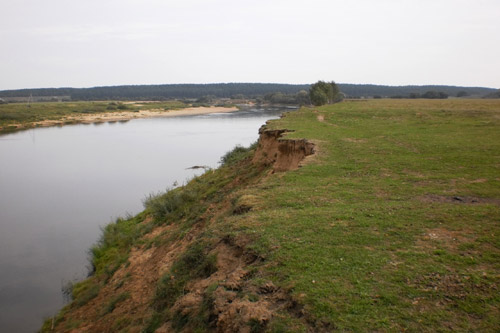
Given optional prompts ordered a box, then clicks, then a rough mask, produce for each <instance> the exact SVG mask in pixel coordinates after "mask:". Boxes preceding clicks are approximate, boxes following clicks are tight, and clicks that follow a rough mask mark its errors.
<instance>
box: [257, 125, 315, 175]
mask: <svg viewBox="0 0 500 333" xmlns="http://www.w3.org/2000/svg"><path fill="white" fill-rule="evenodd" d="M286 132H289V131H288V130H268V129H266V128H265V126H264V127H262V128H261V129H260V130H259V134H260V138H259V143H258V147H257V151H256V152H255V155H254V158H253V163H255V164H264V165H268V166H269V165H271V166H272V167H273V171H287V170H295V169H298V168H299V167H300V166H301V162H302V161H303V160H304V158H305V157H306V156H309V155H312V154H314V152H315V151H314V147H315V145H314V144H313V143H312V142H309V141H307V140H305V139H283V138H282V135H283V134H284V133H286Z"/></svg>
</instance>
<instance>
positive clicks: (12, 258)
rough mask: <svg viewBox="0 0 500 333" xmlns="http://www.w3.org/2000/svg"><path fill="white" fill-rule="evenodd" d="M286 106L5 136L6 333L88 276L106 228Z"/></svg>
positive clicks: (33, 326) (1, 284)
mask: <svg viewBox="0 0 500 333" xmlns="http://www.w3.org/2000/svg"><path fill="white" fill-rule="evenodd" d="M283 111H284V110H283V109H277V108H275V109H246V110H241V111H236V112H232V113H220V114H209V115H202V116H184V117H172V118H149V119H136V120H130V121H126V122H114V123H103V124H90V125H83V124H80V125H69V126H64V127H48V128H38V129H33V130H27V131H23V132H17V133H12V134H7V135H2V136H0V332H34V331H36V330H37V329H39V328H40V327H41V324H42V321H43V319H44V318H46V317H49V316H52V315H54V314H55V313H57V311H58V309H60V308H61V307H62V306H63V305H64V298H63V294H62V292H61V287H62V285H63V284H64V283H66V282H68V281H73V280H77V279H82V278H84V277H85V276H86V274H87V272H88V269H87V267H88V256H87V250H88V249H89V248H90V247H91V246H92V244H94V243H95V242H96V241H97V240H98V238H99V236H100V228H101V227H103V226H104V225H106V224H107V223H109V222H111V221H113V220H115V219H116V218H117V217H120V216H125V215H127V214H136V213H138V212H140V211H141V210H142V209H143V206H142V200H143V199H144V198H145V197H146V195H148V194H149V193H152V192H158V191H164V190H166V189H167V188H169V187H171V186H174V185H175V184H180V185H182V184H183V183H185V182H186V181H187V180H189V179H190V178H192V177H193V176H195V175H197V174H200V173H201V172H202V171H200V170H192V169H188V168H189V167H191V166H195V165H204V166H205V165H206V166H209V167H212V168H215V167H217V166H218V161H219V159H220V157H221V156H222V155H223V154H224V153H226V152H227V151H229V150H231V149H232V148H233V147H234V146H235V145H237V144H239V145H242V146H248V145H250V144H251V143H253V142H255V140H257V138H258V129H259V127H260V126H261V125H263V124H264V123H265V121H266V120H269V119H272V118H277V117H279V115H280V114H281V113H282V112H283Z"/></svg>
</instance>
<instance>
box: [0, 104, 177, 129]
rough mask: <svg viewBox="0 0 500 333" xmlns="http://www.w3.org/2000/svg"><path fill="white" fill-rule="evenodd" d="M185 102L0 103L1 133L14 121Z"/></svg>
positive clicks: (172, 107) (24, 122)
mask: <svg viewBox="0 0 500 333" xmlns="http://www.w3.org/2000/svg"><path fill="white" fill-rule="evenodd" d="M185 107H186V105H185V104H184V103H182V102H178V101H167V102H147V103H140V102H137V103H123V102H108V101H103V102H50V103H32V104H31V105H30V106H28V105H27V104H26V103H10V104H0V133H2V132H8V131H12V130H15V129H16V127H15V125H19V124H20V125H24V126H25V127H30V126H34V125H33V124H34V123H36V122H41V121H44V120H62V119H64V118H65V117H68V116H80V115H86V114H98V113H113V112H122V111H132V112H137V111H139V110H144V109H147V110H160V111H163V110H176V109H182V108H185Z"/></svg>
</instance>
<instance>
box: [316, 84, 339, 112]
mask: <svg viewBox="0 0 500 333" xmlns="http://www.w3.org/2000/svg"><path fill="white" fill-rule="evenodd" d="M309 96H310V98H311V103H312V104H313V105H316V106H320V105H324V104H327V103H328V104H332V103H335V102H336V101H338V100H339V87H338V86H337V84H336V83H335V82H334V81H332V82H325V81H318V82H316V83H315V84H313V85H312V86H311V88H310V89H309Z"/></svg>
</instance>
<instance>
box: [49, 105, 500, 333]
mask: <svg viewBox="0 0 500 333" xmlns="http://www.w3.org/2000/svg"><path fill="white" fill-rule="evenodd" d="M268 127H269V128H274V129H283V128H286V129H289V130H292V131H293V132H288V133H287V136H288V137H290V138H307V139H308V140H311V141H312V142H314V143H316V145H317V147H316V148H317V149H316V150H317V153H316V155H315V156H313V157H312V159H311V160H309V161H308V162H307V163H306V164H305V165H304V166H303V167H302V168H300V169H298V170H295V171H289V172H286V173H270V170H269V169H266V168H264V167H258V166H255V165H253V164H252V163H251V162H250V161H251V158H252V154H253V147H252V148H250V149H244V148H240V147H237V148H235V149H234V150H233V151H231V152H229V153H227V154H226V155H225V157H224V158H223V159H222V162H223V164H222V166H221V168H219V169H218V170H214V171H213V170H210V171H208V172H206V173H205V174H203V175H202V176H200V177H197V178H195V179H193V180H192V181H191V182H189V183H188V184H187V185H186V186H183V187H181V188H178V189H174V190H172V191H169V192H167V193H163V194H158V195H152V196H150V198H148V199H147V200H146V201H145V208H146V209H145V211H144V212H143V213H141V214H140V215H138V216H136V217H133V218H129V219H119V220H117V222H116V223H114V224H111V225H110V226H108V227H106V228H105V229H104V231H103V236H102V238H101V241H100V242H99V243H98V244H97V245H96V246H95V247H94V248H93V249H92V251H91V253H92V255H93V259H92V262H93V265H94V267H95V274H94V276H93V278H91V279H90V280H86V281H84V282H81V283H80V284H76V285H75V286H74V287H73V297H74V304H77V305H78V304H86V303H87V302H89V301H90V300H91V299H92V298H93V297H95V295H97V292H98V291H99V288H101V287H102V286H103V285H105V284H106V283H107V281H109V279H110V277H111V276H112V275H113V274H114V272H115V271H116V269H117V268H118V267H120V266H121V265H126V263H127V258H128V253H129V251H130V248H131V247H132V246H141V245H144V247H145V248H147V247H149V246H169V244H172V242H174V241H178V240H182V239H183V237H184V236H185V235H186V234H188V233H189V232H190V231H191V230H193V228H194V227H196V228H197V230H198V232H197V236H196V238H195V240H193V241H192V242H191V243H190V246H188V247H187V249H186V250H185V251H184V252H183V253H181V254H180V255H179V256H178V257H176V258H175V261H174V262H173V264H172V266H171V268H170V269H169V270H168V271H167V272H166V273H165V274H164V276H163V277H161V278H160V279H159V281H158V283H157V285H156V293H155V296H154V297H153V299H152V300H151V305H152V306H151V308H150V310H151V312H150V313H148V314H147V317H143V319H144V321H142V325H143V329H144V332H154V330H155V329H156V328H158V327H160V326H161V325H162V324H163V323H164V322H165V321H166V320H169V321H170V323H171V324H172V327H174V328H175V329H176V330H186V329H193V330H194V329H196V330H198V331H200V332H201V331H206V330H208V331H210V330H212V329H213V327H210V326H209V324H211V323H213V322H211V320H213V318H212V319H211V318H210V314H211V311H212V310H213V308H212V307H213V304H214V298H213V297H214V295H213V292H214V290H216V289H217V287H218V285H217V284H213V285H211V286H210V287H208V288H207V289H206V290H205V291H204V293H203V304H201V305H200V308H199V309H198V312H195V313H189V314H180V313H172V311H170V310H171V309H170V307H171V306H172V304H174V303H175V301H176V300H177V299H178V298H179V297H180V296H182V295H183V294H184V292H185V291H186V289H187V288H188V286H189V284H190V283H191V282H192V281H194V280H197V279H203V278H204V277H207V276H209V275H210V274H211V273H213V272H214V271H215V267H216V265H215V262H216V258H215V256H214V255H213V254H210V253H209V252H210V249H213V248H215V246H216V244H218V242H220V241H221V240H222V239H224V238H225V237H229V238H236V237H238V236H241V234H244V237H245V238H246V239H250V240H251V242H250V243H249V244H248V245H246V248H245V251H252V252H253V253H255V255H256V256H258V257H259V260H258V261H256V262H255V263H253V264H252V266H251V267H247V268H248V269H249V270H250V271H252V272H253V273H252V274H249V275H248V279H249V280H248V282H249V284H250V285H254V286H260V285H262V283H264V282H266V281H269V280H272V281H273V283H274V285H276V286H278V287H280V288H281V290H285V291H289V292H290V295H291V297H292V298H293V300H294V301H295V302H296V303H297V308H299V309H303V311H287V309H285V308H281V310H278V311H274V313H273V315H274V316H273V318H272V319H271V321H270V322H269V323H265V324H264V323H262V322H260V321H258V320H251V321H250V322H249V323H247V325H249V326H248V329H250V330H251V331H254V332H260V331H271V332H307V331H334V330H340V331H360V332H364V331H388V332H392V331H412V332H421V331H424V332H431V331H432V332H434V331H438V332H439V331H462V332H463V331H485V332H495V331H497V330H498V327H500V296H498V295H499V284H500V237H499V235H500V172H499V171H500V102H498V101H492V100H433V101H429V100H373V101H357V102H356V101H353V102H349V101H346V102H343V103H339V104H335V105H330V106H325V107H321V108H313V109H308V108H304V109H301V110H299V111H297V112H293V113H289V114H288V115H287V116H286V117H284V118H282V119H279V120H276V121H273V122H271V123H270V124H269V125H268ZM457 198H458V199H457ZM148 217H152V218H153V219H148ZM145 221H146V222H145ZM166 224H168V225H169V227H172V228H171V229H170V228H169V232H168V234H160V235H158V236H156V237H155V238H154V239H151V240H148V241H145V240H143V239H142V236H143V235H144V234H145V233H147V232H148V231H150V230H152V228H154V227H156V226H158V225H166ZM127 283H129V282H127ZM119 286H120V287H121V284H119ZM114 289H115V290H117V292H116V293H115V295H113V297H115V298H110V299H108V300H107V301H106V302H107V303H103V304H102V305H103V307H104V309H110V311H105V312H106V313H109V312H112V311H113V309H114V307H115V306H119V304H120V302H122V301H124V300H125V299H126V296H121V297H120V295H121V294H120V291H119V287H115V288H114ZM244 293H245V291H240V292H239V294H238V297H241V298H246V299H248V300H250V301H252V302H253V301H257V300H258V299H259V297H262V296H258V295H257V294H255V291H252V290H248V291H247V294H244ZM125 295H126V293H125ZM277 308H279V307H277ZM67 311H68V310H67V309H66V310H64V311H63V313H62V314H61V315H60V316H59V317H57V321H58V322H59V321H61V320H62V319H61V318H62V317H61V316H68V319H67V320H69V321H68V322H69V323H70V324H71V323H72V322H71V315H69V314H66V313H67ZM145 318H146V319H145ZM147 318H149V319H147ZM73 320H75V319H74V318H73ZM46 324H47V325H48V323H46ZM116 325H117V326H119V327H125V326H127V325H128V324H127V322H126V321H123V320H121V319H120V321H117V323H116Z"/></svg>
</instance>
